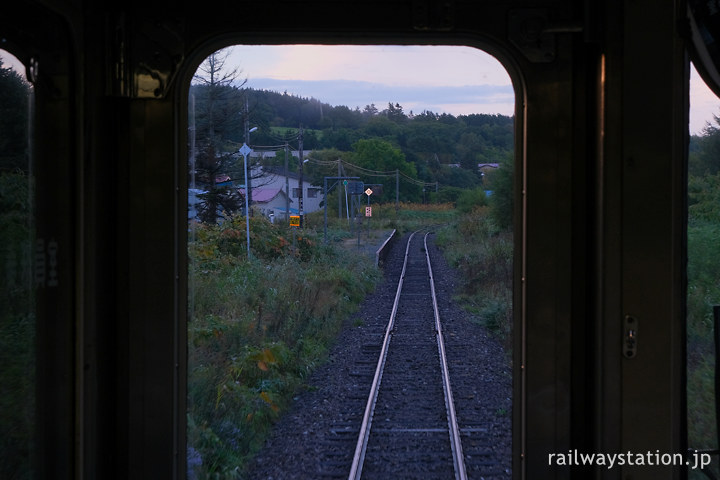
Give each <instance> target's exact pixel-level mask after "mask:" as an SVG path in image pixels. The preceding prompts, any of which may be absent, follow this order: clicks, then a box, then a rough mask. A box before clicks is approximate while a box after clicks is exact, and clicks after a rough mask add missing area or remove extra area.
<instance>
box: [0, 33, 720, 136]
mask: <svg viewBox="0 0 720 480" xmlns="http://www.w3.org/2000/svg"><path fill="white" fill-rule="evenodd" d="M231 49H232V51H231V54H230V56H229V57H228V60H227V63H226V64H227V66H229V67H232V68H235V67H237V68H238V69H239V70H241V77H242V78H246V79H247V86H249V87H251V88H255V89H265V90H272V91H277V92H281V93H282V92H285V91H287V93H289V94H293V95H297V96H301V97H312V98H316V99H317V100H320V101H322V102H324V103H329V104H331V105H345V106H348V107H350V108H351V109H354V108H355V107H358V108H360V109H363V108H364V107H365V105H370V104H373V103H374V104H375V106H376V107H377V108H378V109H379V110H383V109H385V108H387V104H388V103H389V102H392V103H393V104H395V103H399V104H400V105H401V106H402V107H403V110H404V112H405V113H410V112H411V111H412V112H413V113H416V114H417V113H421V112H422V111H424V110H429V111H432V112H435V113H450V114H452V115H466V114H471V113H489V114H495V113H499V114H502V115H512V114H513V113H514V101H515V98H514V94H513V88H512V84H511V82H510V77H509V76H508V74H507V72H506V71H505V69H504V68H503V67H502V65H501V64H500V62H498V61H497V60H496V59H495V58H494V57H492V56H491V55H489V54H486V53H484V52H483V51H481V50H477V49H474V48H471V47H453V46H360V45H355V46H347V45H346V46H328V45H279V46H277V45H276V46H272V45H239V46H235V47H231ZM0 57H2V58H3V63H4V64H5V65H14V66H18V67H19V68H21V70H20V71H21V72H23V73H24V69H22V66H21V65H20V64H19V63H17V61H16V59H15V58H14V57H12V56H11V55H9V54H8V53H7V52H4V51H2V50H0ZM714 114H720V100H718V98H717V97H716V96H715V95H714V94H713V93H712V92H711V91H710V90H709V89H708V88H707V87H706V86H705V84H704V83H703V81H702V80H701V79H700V76H699V75H698V74H697V72H696V71H695V69H694V68H693V69H691V76H690V125H689V129H690V133H691V134H695V135H697V134H700V133H702V130H703V128H704V127H705V125H706V124H707V122H712V121H713V115H714Z"/></svg>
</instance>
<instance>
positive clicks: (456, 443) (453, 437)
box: [423, 232, 467, 480]
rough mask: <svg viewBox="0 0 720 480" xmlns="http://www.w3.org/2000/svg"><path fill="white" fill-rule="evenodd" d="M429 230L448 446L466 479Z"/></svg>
mask: <svg viewBox="0 0 720 480" xmlns="http://www.w3.org/2000/svg"><path fill="white" fill-rule="evenodd" d="M429 234H430V232H428V233H426V234H425V237H424V238H423V245H424V246H425V259H426V260H427V266H428V274H429V275H430V291H431V292H432V303H433V311H434V312H435V331H436V333H437V335H436V336H437V344H438V354H439V357H440V366H441V369H442V377H443V391H444V392H445V408H446V410H447V417H448V428H449V434H450V447H451V449H452V454H453V464H454V466H455V479H456V480H466V479H467V472H466V470H465V459H464V457H463V449H462V440H460V428H459V427H458V423H457V415H456V414H455V401H454V400H453V394H452V388H451V387H450V371H449V370H448V364H447V357H446V355H445V339H444V338H443V334H442V325H441V324H440V310H439V309H438V305H437V297H436V296H435V280H434V279H433V270H432V265H431V264H430V252H429V251H428V248H427V237H428V235H429Z"/></svg>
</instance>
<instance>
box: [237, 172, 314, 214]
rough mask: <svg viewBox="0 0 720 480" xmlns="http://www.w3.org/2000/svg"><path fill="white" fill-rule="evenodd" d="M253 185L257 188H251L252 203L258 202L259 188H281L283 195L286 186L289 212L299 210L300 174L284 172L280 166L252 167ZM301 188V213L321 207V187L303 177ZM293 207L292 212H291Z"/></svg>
mask: <svg viewBox="0 0 720 480" xmlns="http://www.w3.org/2000/svg"><path fill="white" fill-rule="evenodd" d="M251 178H253V185H255V186H257V188H253V189H252V200H253V204H256V203H257V202H258V197H257V195H258V193H257V192H258V191H259V190H274V191H277V190H281V191H282V192H283V195H284V194H285V189H286V187H287V189H288V191H287V193H288V194H289V195H288V196H289V198H290V201H291V203H290V207H291V209H290V211H291V213H298V211H299V205H298V204H299V198H300V188H299V183H300V175H299V174H298V173H297V172H292V171H290V172H286V171H285V169H284V168H282V167H272V166H265V167H261V166H258V167H254V168H253V174H252V177H251ZM302 188H303V192H302V194H303V213H311V212H315V211H318V210H320V209H321V208H322V201H323V191H322V187H318V186H314V185H312V184H311V183H310V182H309V181H307V180H306V179H305V178H303V182H302ZM284 202H285V200H283V201H282V208H281V209H282V212H284V211H285V203H284ZM293 209H294V212H293Z"/></svg>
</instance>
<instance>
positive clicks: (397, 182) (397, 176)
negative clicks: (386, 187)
mask: <svg viewBox="0 0 720 480" xmlns="http://www.w3.org/2000/svg"><path fill="white" fill-rule="evenodd" d="M399 209H400V169H399V168H396V169H395V213H396V214H397V212H398V210H399Z"/></svg>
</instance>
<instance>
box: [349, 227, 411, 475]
mask: <svg viewBox="0 0 720 480" xmlns="http://www.w3.org/2000/svg"><path fill="white" fill-rule="evenodd" d="M415 233H416V232H413V233H412V234H411V235H410V238H408V242H407V246H406V247H405V259H404V261H403V268H402V272H401V273H400V280H399V281H398V287H397V291H396V293H395V301H394V302H393V308H392V312H391V313H390V320H389V321H388V324H387V328H385V338H384V339H383V345H382V349H381V350H380V357H379V358H378V363H377V367H375V376H374V377H373V383H372V386H371V387H370V395H369V396H368V401H367V404H366V405H365V414H364V415H363V421H362V424H361V425H360V434H359V435H358V441H357V445H356V446H355V455H354V456H353V462H352V467H351V468H350V476H349V477H348V479H349V480H360V476H361V475H362V467H363V462H364V461H365V452H366V451H367V442H368V438H369V437H370V425H371V424H372V417H373V413H374V412H375V404H376V402H377V396H378V392H379V391H380V381H381V380H382V374H383V370H384V369H385V360H386V359H387V352H388V349H389V347H390V336H391V334H392V329H393V327H394V326H395V316H396V314H397V308H398V304H399V303H400V292H402V286H403V282H404V281H405V270H406V269H407V259H408V255H409V252H410V242H411V241H412V239H413V237H414V236H415Z"/></svg>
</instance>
